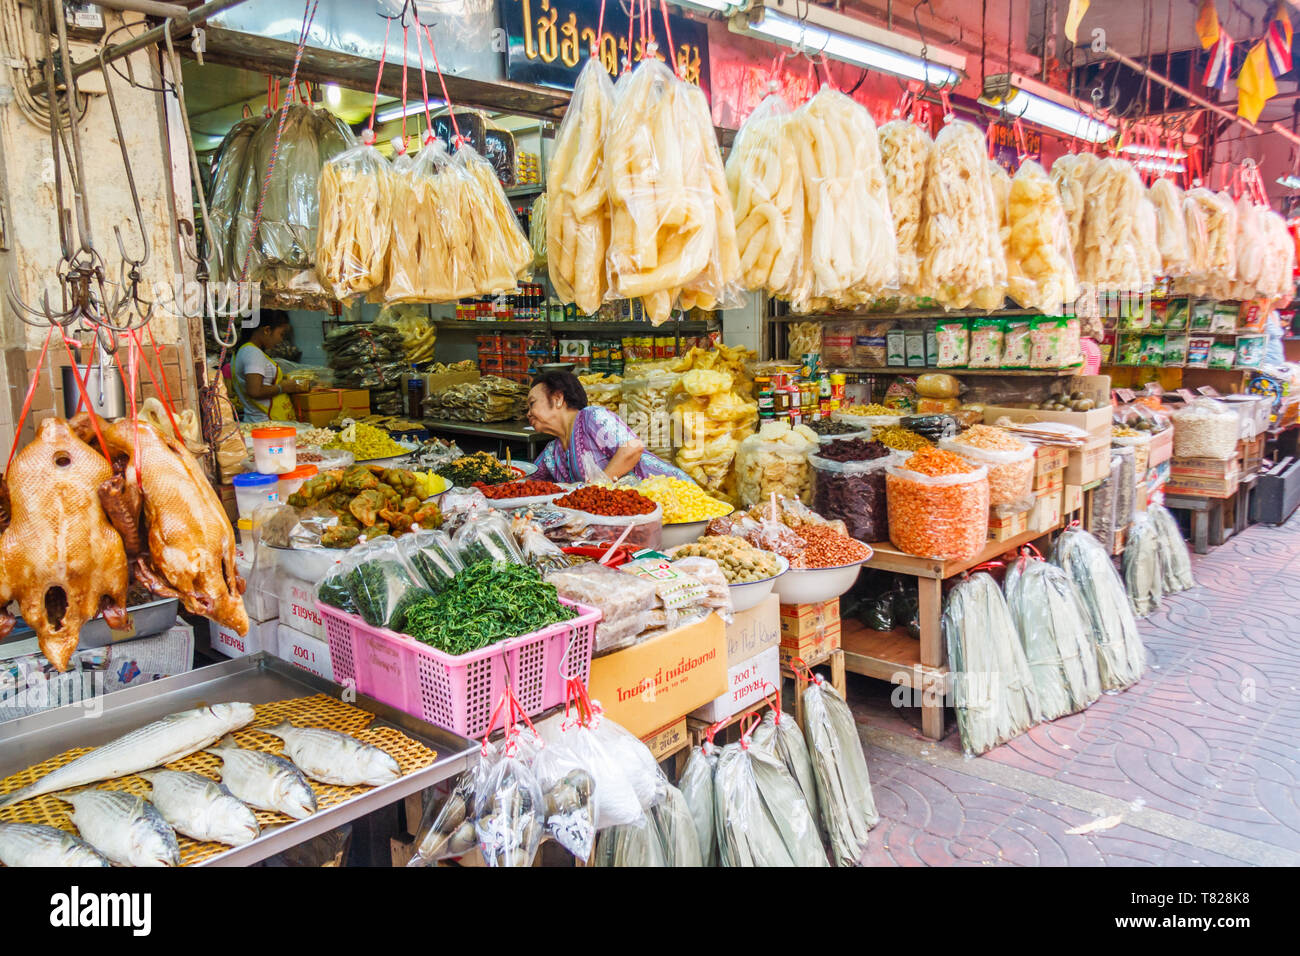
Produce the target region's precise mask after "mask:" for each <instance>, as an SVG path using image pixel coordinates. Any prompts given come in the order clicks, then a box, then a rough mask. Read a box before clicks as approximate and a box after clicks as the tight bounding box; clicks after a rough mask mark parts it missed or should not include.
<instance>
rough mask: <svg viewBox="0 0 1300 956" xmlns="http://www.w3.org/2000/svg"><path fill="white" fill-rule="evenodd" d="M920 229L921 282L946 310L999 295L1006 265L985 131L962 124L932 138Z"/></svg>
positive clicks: (1003, 286) (951, 124) (1004, 278)
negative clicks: (987, 154) (990, 173)
mask: <svg viewBox="0 0 1300 956" xmlns="http://www.w3.org/2000/svg"><path fill="white" fill-rule="evenodd" d="M924 213H925V215H924V219H923V222H922V227H921V249H922V254H923V260H922V266H921V270H922V282H923V283H924V284H925V287H926V290H927V291H928V292H929V294H930V295H932V296H934V298H935V299H937V300H938V302H939V303H940V304H941V305H943V306H944V307H945V308H950V309H957V308H966V307H967V306H970V305H972V304H975V303H976V302H977V300H978V301H979V302H981V303H983V302H986V301H991V300H993V299H994V298H996V299H997V301H996V302H994V303H993V305H992V306H985V307H995V306H996V305H997V304H1000V302H1001V298H1000V295H1001V290H1002V289H1004V288H1005V287H1006V281H1007V264H1006V255H1005V253H1004V251H1003V249H1002V242H1001V233H1000V230H999V228H998V218H997V209H996V206H995V198H994V194H993V183H992V179H991V177H990V175H989V169H988V159H987V157H986V155H985V146H984V135H983V134H982V133H981V132H980V131H979V130H978V129H977V128H976V127H975V126H973V125H971V124H970V123H966V122H961V121H957V122H953V123H949V124H948V125H947V126H945V127H944V128H943V129H942V130H940V132H939V135H938V136H937V137H935V141H934V152H933V153H932V154H931V160H930V170H929V174H928V175H927V176H926V183H925V205H924Z"/></svg>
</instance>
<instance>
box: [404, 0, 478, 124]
mask: <svg viewBox="0 0 1300 956" xmlns="http://www.w3.org/2000/svg"><path fill="white" fill-rule="evenodd" d="M416 22H417V23H418V22H419V21H418V20H417V21H416ZM421 26H424V35H425V36H426V37H427V38H428V40H429V53H430V54H431V55H432V56H433V68H434V69H435V70H437V71H438V85H439V86H441V87H442V98H443V100H445V101H446V103H447V115H448V116H450V117H451V128H452V129H453V130H455V132H456V141H455V146H456V148H457V149H459V148H460V147H461V144H462V143H465V142H468V140H466V139H465V137H464V136H462V135H461V132H460V124H459V123H457V122H456V108H455V107H454V106H453V105H452V102H451V94H450V93H448V92H447V80H446V78H445V77H444V76H443V75H442V67H441V66H439V65H438V50H437V48H436V47H434V45H433V34H432V33H430V32H429V27H428V26H427V25H425V24H421ZM424 101H425V103H426V104H427V103H428V102H429V98H428V96H425V98H424Z"/></svg>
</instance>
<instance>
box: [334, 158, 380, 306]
mask: <svg viewBox="0 0 1300 956" xmlns="http://www.w3.org/2000/svg"><path fill="white" fill-rule="evenodd" d="M319 188H320V222H319V225H318V227H317V230H316V275H317V276H319V278H320V280H321V282H322V283H324V284H325V285H326V286H327V287H328V288H329V290H330V291H331V292H333V293H334V296H335V298H338V299H346V298H350V297H351V296H354V295H357V294H359V293H362V292H369V291H370V290H371V289H374V288H377V287H380V286H382V285H383V283H384V273H385V271H386V266H387V261H388V240H389V237H390V236H391V235H392V223H391V218H392V213H393V178H392V167H391V166H390V165H389V163H388V160H386V159H384V156H383V154H382V153H380V152H379V150H377V149H375V148H374V147H373V146H366V145H357V146H355V147H353V148H352V149H349V150H347V151H346V152H343V153H340V154H339V155H338V156H336V157H334V159H332V160H330V161H329V162H328V163H326V164H325V168H324V169H322V170H321V175H320V187H319Z"/></svg>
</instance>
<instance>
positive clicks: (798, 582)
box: [773, 554, 871, 604]
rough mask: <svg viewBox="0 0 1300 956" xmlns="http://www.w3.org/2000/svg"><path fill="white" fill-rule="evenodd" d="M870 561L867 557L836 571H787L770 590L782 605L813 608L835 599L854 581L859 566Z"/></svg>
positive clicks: (832, 569)
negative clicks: (774, 592)
mask: <svg viewBox="0 0 1300 956" xmlns="http://www.w3.org/2000/svg"><path fill="white" fill-rule="evenodd" d="M869 560H871V555H870V554H868V555H867V556H866V557H865V558H863V559H862V560H861V561H854V562H853V563H852V564H844V565H840V566H839V567H836V568H791V569H790V570H789V571H787V572H786V573H785V574H783V575H781V577H780V578H778V579H777V580H776V586H775V587H774V588H773V590H774V591H776V594H777V596H778V597H779V598H780V599H781V603H782V604H816V603H818V602H819V601H829V600H830V599H831V598H837V597H839V596H840V595H841V594H843V593H844V592H846V591H847V590H848V589H849V588H851V587H853V582H855V581H856V580H857V579H858V572H859V571H861V570H862V565H863V564H865V563H866V562H867V561H869Z"/></svg>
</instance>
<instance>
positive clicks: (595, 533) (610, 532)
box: [554, 505, 664, 551]
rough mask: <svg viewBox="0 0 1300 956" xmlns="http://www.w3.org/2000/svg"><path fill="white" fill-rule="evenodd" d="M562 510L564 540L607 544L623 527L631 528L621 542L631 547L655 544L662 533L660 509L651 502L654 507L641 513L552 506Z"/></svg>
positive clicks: (579, 543) (636, 549)
mask: <svg viewBox="0 0 1300 956" xmlns="http://www.w3.org/2000/svg"><path fill="white" fill-rule="evenodd" d="M554 507H555V509H556V510H557V511H560V512H562V513H563V514H564V525H563V532H564V535H565V536H566V537H567V538H568V540H569V541H570V542H571V543H573V544H576V545H585V544H590V545H600V544H609V543H611V542H613V541H615V540H617V539H618V538H619V537H620V536H621V535H622V534H623V530H624V529H625V528H628V527H630V528H631V529H632V530H631V532H630V533H629V534H628V536H627V537H626V538H624V539H623V543H624V544H625V545H627V546H628V547H629V548H631V549H632V550H633V551H638V550H640V549H642V548H657V547H659V540H660V538H661V537H662V535H663V527H664V522H663V514H664V512H663V509H662V508H660V507H659V506H658V505H655V510H654V511H652V512H650V513H649V514H643V515H595V514H590V513H588V512H586V511H574V510H573V509H572V508H561V507H559V506H554Z"/></svg>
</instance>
